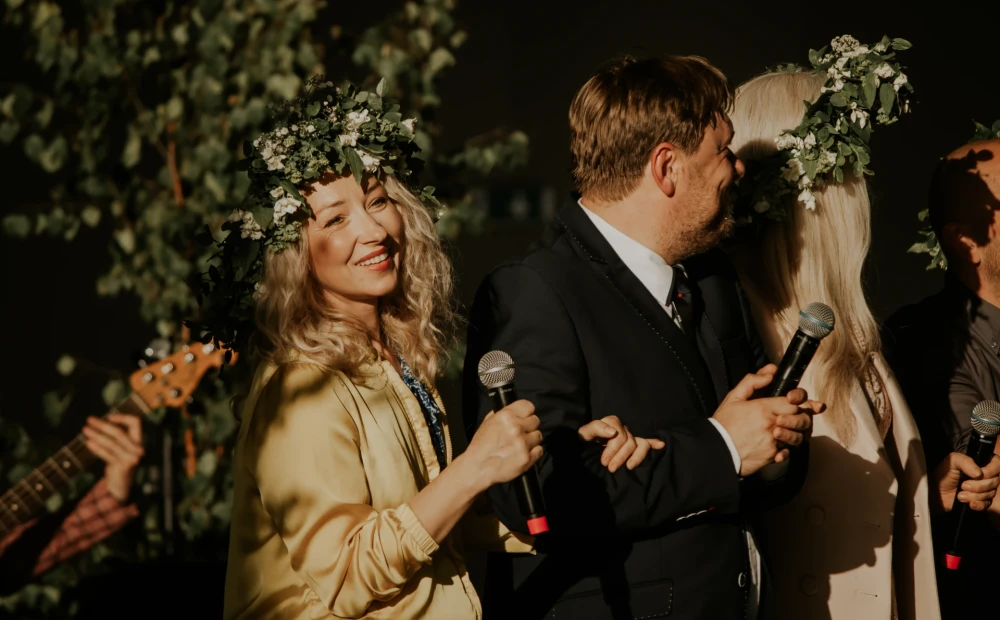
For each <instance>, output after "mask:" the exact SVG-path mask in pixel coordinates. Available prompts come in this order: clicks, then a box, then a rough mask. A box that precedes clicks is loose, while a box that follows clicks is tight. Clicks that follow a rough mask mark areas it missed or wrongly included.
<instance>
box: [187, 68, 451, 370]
mask: <svg viewBox="0 0 1000 620" xmlns="http://www.w3.org/2000/svg"><path fill="white" fill-rule="evenodd" d="M386 90H387V89H386V83H385V80H384V79H383V80H381V81H380V82H379V83H378V86H377V87H376V88H375V91H374V92H371V91H366V90H359V89H358V88H357V87H356V86H354V85H353V84H351V83H349V82H344V83H342V84H340V85H339V86H336V85H334V84H333V82H329V81H327V80H326V78H325V77H323V76H318V77H314V78H312V79H310V80H309V81H308V82H307V83H306V85H305V88H304V89H303V92H302V94H301V95H300V96H299V97H297V98H296V99H293V100H291V101H289V102H287V103H284V104H281V105H277V106H273V107H272V110H271V112H272V117H273V119H274V123H273V126H272V128H271V129H270V130H269V131H267V132H265V133H263V134H261V135H260V136H259V137H258V138H257V139H256V140H254V141H253V143H252V144H251V145H248V146H246V147H245V155H246V159H245V160H244V161H243V162H242V167H243V168H244V169H245V170H246V171H247V174H248V176H249V178H250V188H249V190H248V192H247V198H246V200H245V202H244V204H243V205H242V206H241V207H240V208H238V209H236V210H235V211H233V213H232V215H231V216H230V217H229V221H228V222H227V223H226V224H225V225H223V230H224V231H226V233H227V234H226V237H225V239H224V240H223V241H222V242H221V243H219V245H220V246H221V250H220V251H219V252H218V253H217V254H216V260H215V261H214V264H213V266H212V267H211V268H210V269H209V271H208V273H207V274H205V276H204V277H203V278H202V279H201V280H200V281H199V282H197V286H196V290H198V291H199V293H200V294H199V298H200V302H201V303H200V305H201V316H200V319H201V327H202V328H203V330H204V332H205V339H206V341H208V340H211V341H215V342H218V343H220V344H223V345H225V346H227V347H229V348H230V349H232V350H234V351H237V352H239V351H241V350H242V349H243V348H244V347H245V345H246V342H247V339H248V338H249V336H250V333H251V332H252V331H253V306H254V294H255V293H256V292H257V290H258V289H259V287H260V279H261V275H262V274H261V271H262V269H263V266H264V257H265V252H281V251H283V250H285V249H286V248H288V247H289V246H290V245H291V244H293V243H295V242H296V241H298V239H299V234H300V233H299V231H300V227H301V226H302V223H303V222H304V221H305V220H306V219H307V218H309V217H311V216H312V212H311V210H310V209H309V206H308V205H307V204H306V200H305V198H304V197H303V196H302V193H301V191H300V189H301V188H303V187H305V186H307V185H309V184H310V183H313V182H315V181H316V180H318V179H319V178H320V177H322V176H323V175H324V174H325V173H327V172H329V171H334V172H336V173H337V174H338V175H345V174H350V175H352V176H353V177H354V178H355V179H356V180H357V181H358V182H359V183H360V182H361V180H362V177H363V175H365V174H371V175H375V176H376V177H378V178H384V177H385V175H386V174H391V175H393V176H395V177H396V178H397V179H400V180H404V181H405V180H406V179H407V178H409V177H410V176H411V175H412V174H413V173H414V172H416V171H417V169H418V168H419V166H420V164H421V163H422V162H421V161H420V159H419V157H418V153H419V148H418V147H417V145H416V143H415V142H414V130H415V120H414V119H407V120H403V118H402V115H401V114H400V113H399V106H398V105H397V104H396V103H395V102H393V101H390V100H388V99H386V98H385V93H386ZM433 192H434V188H432V187H428V188H424V189H423V190H417V192H416V193H417V195H418V196H420V197H421V198H422V199H423V200H425V202H426V203H427V204H428V206H429V207H433V208H435V209H437V208H439V207H440V205H439V204H438V202H437V200H435V199H434V197H433Z"/></svg>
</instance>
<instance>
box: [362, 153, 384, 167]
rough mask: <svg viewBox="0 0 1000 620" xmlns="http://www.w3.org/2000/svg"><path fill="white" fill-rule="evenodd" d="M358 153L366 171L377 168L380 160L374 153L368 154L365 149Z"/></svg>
mask: <svg viewBox="0 0 1000 620" xmlns="http://www.w3.org/2000/svg"><path fill="white" fill-rule="evenodd" d="M358 155H360V156H361V163H363V164H364V165H365V170H367V171H368V172H375V171H376V170H378V166H379V164H380V163H381V161H382V160H380V159H379V158H378V157H375V156H374V155H369V154H368V153H366V152H365V151H359V152H358Z"/></svg>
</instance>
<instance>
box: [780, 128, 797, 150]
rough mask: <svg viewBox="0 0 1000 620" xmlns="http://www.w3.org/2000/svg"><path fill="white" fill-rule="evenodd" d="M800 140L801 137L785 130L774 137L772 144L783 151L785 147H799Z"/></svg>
mask: <svg viewBox="0 0 1000 620" xmlns="http://www.w3.org/2000/svg"><path fill="white" fill-rule="evenodd" d="M800 140H801V138H799V137H798V136H796V135H793V134H790V133H787V132H786V133H783V134H781V135H780V136H778V137H777V138H775V139H774V144H775V145H776V146H777V147H778V150H779V151H784V150H787V149H794V148H799V146H800V145H799V141H800Z"/></svg>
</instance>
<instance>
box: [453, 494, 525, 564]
mask: <svg viewBox="0 0 1000 620" xmlns="http://www.w3.org/2000/svg"><path fill="white" fill-rule="evenodd" d="M459 528H460V530H461V540H462V544H463V546H464V547H465V548H466V549H468V550H475V551H494V552H499V553H530V554H531V555H534V554H535V539H534V537H532V536H529V535H528V534H519V533H517V532H512V531H511V530H510V528H508V527H507V526H506V525H504V523H503V522H502V521H501V520H500V519H499V518H498V517H497V516H496V514H494V512H493V508H492V506H491V505H490V500H489V497H487V496H486V495H485V494H484V495H480V496H479V497H477V498H476V501H475V502H474V503H473V504H472V507H471V508H470V509H469V510H468V512H466V513H465V514H464V515H463V516H462V520H461V521H460V525H459Z"/></svg>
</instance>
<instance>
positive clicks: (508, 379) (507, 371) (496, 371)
mask: <svg viewBox="0 0 1000 620" xmlns="http://www.w3.org/2000/svg"><path fill="white" fill-rule="evenodd" d="M479 380H480V381H481V382H482V384H483V385H485V386H486V388H487V389H493V388H495V387H499V386H501V385H506V384H508V383H513V382H514V360H513V359H511V357H510V355H508V354H507V353H505V352H503V351H490V352H489V353H487V354H486V355H484V356H483V357H481V358H480V359H479Z"/></svg>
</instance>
